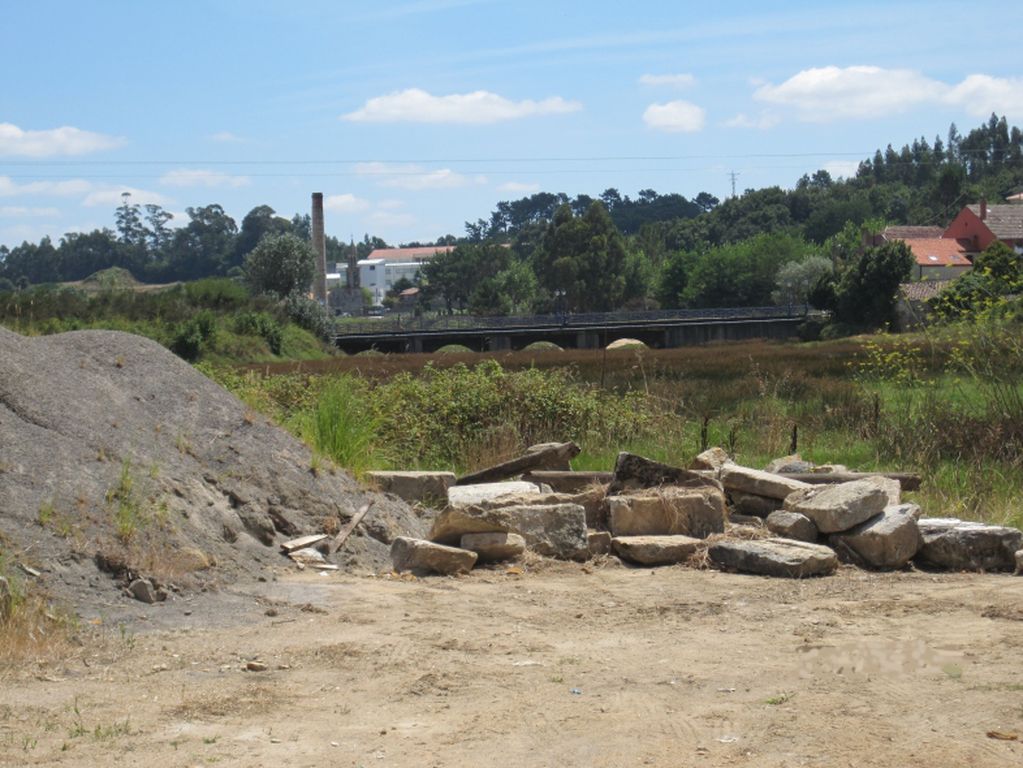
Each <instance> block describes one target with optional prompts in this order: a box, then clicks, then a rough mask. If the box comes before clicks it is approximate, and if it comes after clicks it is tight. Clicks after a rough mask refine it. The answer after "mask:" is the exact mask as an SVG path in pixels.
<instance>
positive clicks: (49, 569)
mask: <svg viewBox="0 0 1023 768" xmlns="http://www.w3.org/2000/svg"><path fill="white" fill-rule="evenodd" d="M0 361H2V364H0V549H2V550H4V551H6V552H7V555H8V557H10V558H12V559H15V560H17V561H18V562H20V563H23V564H27V565H30V567H33V568H35V569H37V570H39V571H41V572H42V576H41V579H42V580H43V581H44V583H45V585H46V586H47V587H48V588H49V589H50V590H51V592H53V593H54V594H56V595H58V596H63V597H65V598H67V599H70V601H71V602H72V603H74V604H81V603H90V602H93V601H94V600H102V599H108V598H109V597H110V592H111V591H115V593H116V591H117V590H119V589H120V588H121V586H123V584H124V583H126V581H127V580H130V579H131V578H134V577H137V576H143V577H149V578H153V579H156V580H157V581H158V582H160V583H162V584H163V585H164V586H166V587H167V588H169V589H170V590H174V589H179V590H188V589H197V588H208V587H209V586H211V585H213V584H218V583H225V582H229V581H232V580H235V579H237V578H239V577H242V576H249V577H253V576H255V577H258V576H260V575H263V574H265V573H267V569H268V567H269V566H282V567H287V568H291V567H294V566H293V565H292V564H290V561H287V560H285V559H283V558H282V556H281V555H280V550H279V544H280V542H281V541H282V540H285V539H288V538H291V537H294V536H297V535H303V534H309V533H319V532H324V531H326V532H332V531H333V530H336V529H337V528H338V527H339V525H343V524H344V523H345V522H347V521H348V520H349V519H350V518H351V517H352V515H354V514H355V512H356V510H358V508H359V507H360V506H361V505H362V504H364V503H366V502H367V501H370V500H373V501H374V506H373V508H372V511H371V512H370V514H369V515H368V516H367V518H366V519H365V520H364V521H363V523H362V524H361V525H360V526H359V528H358V529H357V530H356V532H355V534H353V536H352V537H351V538H350V539H349V540H348V542H347V543H346V544H345V546H344V548H343V550H342V551H341V552H339V553H338V554H337V555H334V556H332V558H330V559H332V560H333V561H334V562H336V563H337V564H339V565H340V566H341V567H342V568H344V569H346V570H354V571H366V570H373V571H377V570H380V569H383V568H388V567H389V562H390V559H389V557H390V556H389V552H390V544H391V542H392V541H393V540H394V538H395V537H397V536H401V535H409V536H420V535H423V534H424V533H425V527H426V526H425V524H424V522H423V521H421V520H420V519H419V518H418V516H417V515H416V513H415V512H414V511H413V510H412V509H411V508H410V507H409V506H408V505H407V504H405V503H404V502H401V501H398V500H396V499H395V498H394V497H384V496H381V495H380V494H376V493H372V492H369V491H365V490H363V489H361V488H360V487H359V486H358V485H357V484H356V482H355V481H354V480H353V479H352V478H351V477H349V476H348V475H347V474H345V473H343V472H341V471H337V472H336V473H332V472H329V471H325V470H323V469H321V468H320V467H319V466H317V463H316V462H314V461H313V458H312V455H311V453H310V451H309V449H308V448H306V447H305V446H304V445H303V444H302V443H301V442H299V441H298V440H296V439H294V438H293V437H292V436H291V435H289V434H288V433H287V432H285V431H284V430H282V429H280V428H278V427H276V426H274V425H273V424H271V423H269V422H268V421H267V420H266V419H265V418H264V417H262V416H260V415H258V414H256V413H255V412H253V411H251V410H250V409H248V408H247V407H246V406H245V405H244V404H243V403H242V402H240V401H239V400H238V399H237V398H235V397H234V396H233V395H231V394H230V393H228V392H227V391H225V390H224V389H222V388H221V387H220V386H218V385H217V384H215V383H213V382H212V381H210V380H209V379H207V378H206V377H205V376H203V375H202V374H201V373H199V372H198V371H196V370H195V369H194V368H192V366H190V365H188V364H187V363H185V362H184V361H183V360H181V359H179V358H178V357H176V356H175V355H173V354H172V353H170V352H168V351H167V350H166V349H164V348H163V347H161V346H160V345H159V344H157V343H155V342H153V341H150V340H148V339H145V338H142V337H139V336H133V335H130V334H126V333H120V332H115V331H76V332H72V333H64V334H59V335H56V336H47V337H41V338H28V337H23V336H20V335H18V334H16V333H13V332H11V331H8V330H6V329H4V328H0ZM111 577H113V578H111Z"/></svg>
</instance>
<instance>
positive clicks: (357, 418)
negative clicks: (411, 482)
mask: <svg viewBox="0 0 1023 768" xmlns="http://www.w3.org/2000/svg"><path fill="white" fill-rule="evenodd" d="M378 423H379V422H378V419H377V417H376V416H375V415H374V413H373V408H372V405H371V401H370V398H369V396H368V395H367V388H366V385H365V384H364V382H362V381H361V380H359V379H356V378H355V377H352V376H339V377H337V378H335V379H334V380H333V381H331V383H330V384H329V385H327V387H326V388H325V389H324V390H323V391H322V392H321V393H320V398H319V400H318V401H317V403H316V406H315V407H314V408H313V409H312V412H311V413H307V414H306V416H305V421H304V424H303V425H302V428H301V432H302V434H303V437H304V438H305V440H306V441H307V442H308V443H310V444H311V445H312V446H313V447H314V448H315V449H316V450H317V451H319V452H320V453H323V454H325V455H326V456H329V457H330V458H331V459H333V460H334V462H335V463H337V464H338V465H339V466H341V467H344V468H345V469H348V470H351V471H353V472H361V471H362V470H364V469H366V468H367V467H368V466H369V461H370V455H371V453H372V446H373V441H374V440H375V438H376V436H377V427H378Z"/></svg>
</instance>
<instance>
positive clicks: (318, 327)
mask: <svg viewBox="0 0 1023 768" xmlns="http://www.w3.org/2000/svg"><path fill="white" fill-rule="evenodd" d="M284 307H285V311H287V313H288V317H289V318H290V319H291V321H292V322H293V323H295V324H296V325H299V326H301V327H302V328H305V329H306V330H307V331H309V332H310V333H314V334H316V336H317V337H318V338H320V339H324V340H326V339H329V338H330V335H331V333H332V332H333V330H334V326H333V322H332V321H331V318H330V315H328V314H327V310H326V309H324V307H323V305H321V304H320V303H319V302H317V301H313V300H312V299H308V298H306V297H305V296H303V295H301V294H299V293H292V294H289V295H288V297H287V298H286V299H285V300H284Z"/></svg>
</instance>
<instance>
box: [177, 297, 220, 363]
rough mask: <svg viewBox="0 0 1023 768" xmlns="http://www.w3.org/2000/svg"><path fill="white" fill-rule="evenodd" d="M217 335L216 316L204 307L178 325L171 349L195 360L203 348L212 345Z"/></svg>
mask: <svg viewBox="0 0 1023 768" xmlns="http://www.w3.org/2000/svg"><path fill="white" fill-rule="evenodd" d="M216 337H217V316H216V315H214V314H213V313H212V312H211V311H210V310H208V309H204V310H202V311H201V312H199V313H198V314H197V315H196V316H195V317H193V318H192V319H191V320H187V321H186V322H184V323H182V324H181V325H179V326H178V330H177V333H176V334H175V335H174V340H173V341H172V342H171V345H170V348H171V351H172V352H173V353H174V354H176V355H178V356H179V357H183V358H184V359H185V360H197V359H198V358H199V355H201V354H202V353H203V351H204V350H207V349H209V348H210V347H212V346H213V344H214V343H215V341H216Z"/></svg>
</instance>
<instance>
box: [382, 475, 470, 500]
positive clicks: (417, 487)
mask: <svg viewBox="0 0 1023 768" xmlns="http://www.w3.org/2000/svg"><path fill="white" fill-rule="evenodd" d="M366 476H367V477H368V478H369V479H370V480H372V481H373V483H375V484H376V486H377V487H378V488H379V489H380V490H381V491H384V492H385V493H393V494H394V495H395V496H397V497H399V498H401V499H404V500H405V501H407V502H409V503H415V502H421V503H425V504H432V505H438V506H443V504H444V502H445V501H446V500H447V498H448V488H450V487H451V486H452V485H454V483H455V473H454V472H367V473H366Z"/></svg>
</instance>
